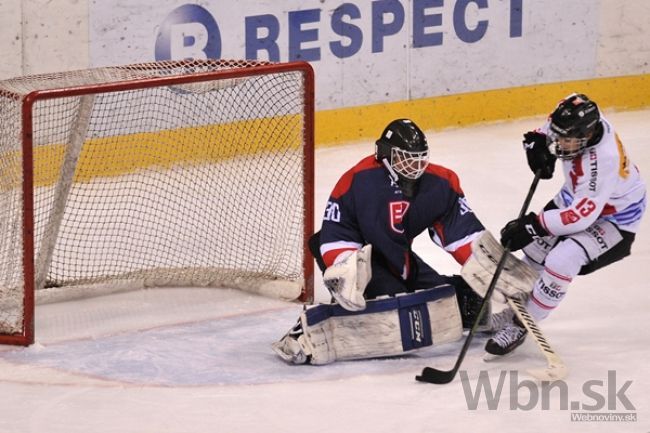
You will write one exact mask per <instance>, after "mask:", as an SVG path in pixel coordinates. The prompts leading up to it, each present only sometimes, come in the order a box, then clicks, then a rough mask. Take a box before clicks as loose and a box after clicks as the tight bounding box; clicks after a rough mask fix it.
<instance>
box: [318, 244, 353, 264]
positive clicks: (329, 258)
mask: <svg viewBox="0 0 650 433" xmlns="http://www.w3.org/2000/svg"><path fill="white" fill-rule="evenodd" d="M346 251H356V248H339V249H336V250H329V251H328V252H326V253H325V254H323V262H324V263H325V266H326V267H328V268H329V267H330V266H332V265H333V264H334V260H336V258H337V257H338V256H339V254H341V253H344V252H346Z"/></svg>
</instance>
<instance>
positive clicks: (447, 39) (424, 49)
mask: <svg viewBox="0 0 650 433" xmlns="http://www.w3.org/2000/svg"><path fill="white" fill-rule="evenodd" d="M234 4H235V3H233V2H232V1H220V0H208V1H202V2H197V3H187V2H185V1H181V0H147V1H139V2H126V1H119V2H92V3H91V4H90V9H89V17H90V44H91V48H90V53H91V54H90V55H91V64H92V66H107V65H112V64H126V63H136V62H142V61H152V60H165V59H168V58H170V57H171V58H174V59H180V58H184V57H201V56H206V57H221V58H258V59H260V60H268V59H270V60H274V61H288V60H307V61H309V62H310V63H311V64H312V66H313V67H314V69H315V71H316V80H317V84H316V88H317V108H318V109H319V110H322V109H330V108H340V107H349V106H358V105H368V104H377V103H383V102H393V101H401V100H409V99H417V98H424V97H431V96H440V95H449V94H457V93H465V92H475V91H481V90H489V89H496V88H508V87H517V86H523V85H532V84H540V83H550V82H559V81H568V80H578V79H587V78H591V77H594V76H596V72H597V71H596V68H597V62H596V60H597V53H596V51H597V48H598V42H599V27H598V24H597V23H598V20H599V14H600V11H601V2H600V1H594V0H576V1H571V2H560V1H545V2H538V1H536V2H531V1H522V0H492V1H489V2H488V1H487V0H472V1H465V0H456V1H442V0H419V1H418V0H399V1H398V0H392V1H383V0H382V1H372V2H368V1H360V0H357V1H353V2H350V3H345V2H343V1H341V0H336V1H334V0H302V1H297V0H278V1H262V2H260V1H258V0H239V1H237V2H236V7H234Z"/></svg>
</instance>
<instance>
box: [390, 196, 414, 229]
mask: <svg viewBox="0 0 650 433" xmlns="http://www.w3.org/2000/svg"><path fill="white" fill-rule="evenodd" d="M388 206H389V214H390V228H391V229H392V230H393V231H394V232H397V233H404V228H403V227H402V221H404V215H406V211H407V210H408V208H409V202H407V201H392V202H390V203H389V204H388Z"/></svg>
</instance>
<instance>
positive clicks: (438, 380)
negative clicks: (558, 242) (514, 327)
mask: <svg viewBox="0 0 650 433" xmlns="http://www.w3.org/2000/svg"><path fill="white" fill-rule="evenodd" d="M540 175H541V170H537V172H536V173H535V178H534V179H533V183H532V184H531V185H530V188H529V189H528V195H527V196H526V199H525V200H524V204H523V206H522V207H521V210H520V211H519V218H521V217H523V216H524V214H525V213H526V211H527V210H528V206H529V205H530V201H531V200H532V199H533V194H534V193H535V190H536V189H537V184H538V183H539V179H540ZM509 253H510V245H506V246H505V247H504V249H503V254H502V255H501V258H500V259H499V263H498V264H497V268H496V270H495V271H494V275H493V276H492V280H491V281H490V285H489V287H488V289H487V292H486V293H485V297H484V298H483V302H482V303H481V308H480V310H479V312H478V315H477V316H476V320H475V321H474V324H473V325H472V328H471V329H470V330H469V333H468V334H467V338H466V339H465V343H464V344H463V347H462V349H461V350H460V354H459V355H458V359H457V360H456V364H454V367H453V368H452V369H451V370H438V369H436V368H433V367H424V369H423V370H422V373H420V375H419V376H415V380H417V381H418V382H427V383H435V384H445V383H449V382H451V381H452V380H454V377H456V373H458V369H459V368H460V365H461V364H462V363H463V360H464V359H465V354H466V353H467V350H468V349H469V345H470V343H471V342H472V338H474V334H476V330H477V329H478V326H479V322H480V321H481V317H482V316H483V314H484V313H485V310H486V309H487V306H488V304H489V302H490V297H491V296H492V293H493V292H494V289H495V287H496V285H497V281H498V280H499V275H500V274H501V271H502V270H503V267H504V266H505V264H506V258H507V257H508V254H509Z"/></svg>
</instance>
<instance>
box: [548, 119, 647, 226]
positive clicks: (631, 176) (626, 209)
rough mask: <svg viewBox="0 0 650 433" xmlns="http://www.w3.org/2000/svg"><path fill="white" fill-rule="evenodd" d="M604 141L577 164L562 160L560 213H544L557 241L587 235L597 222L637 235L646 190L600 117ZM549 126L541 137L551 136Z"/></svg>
mask: <svg viewBox="0 0 650 433" xmlns="http://www.w3.org/2000/svg"><path fill="white" fill-rule="evenodd" d="M601 121H602V124H603V137H602V138H601V140H600V142H599V143H598V144H596V145H595V146H590V147H588V148H587V149H585V151H584V152H583V153H582V154H581V155H580V156H578V157H576V158H574V159H572V160H564V161H563V160H560V162H561V163H562V169H563V171H564V177H565V181H564V185H563V186H562V189H561V190H560V192H559V193H558V194H557V195H556V196H555V198H554V202H555V204H556V205H557V206H558V207H559V209H553V210H548V211H545V212H542V213H540V215H539V220H540V222H541V224H542V225H543V226H544V228H546V230H547V231H548V232H549V233H550V234H553V235H555V236H561V235H568V234H571V233H577V232H580V231H582V230H585V229H586V228H587V227H589V226H590V225H591V224H593V223H594V222H595V221H596V220H597V219H598V218H603V219H606V220H609V221H611V222H613V223H614V224H616V225H617V226H618V227H619V228H620V229H621V230H625V231H628V232H633V233H636V231H637V230H638V228H639V224H640V222H641V217H642V216H643V213H644V211H645V208H646V188H645V184H644V182H643V180H642V179H641V176H640V174H639V170H638V168H637V167H636V166H635V165H634V164H633V163H632V161H630V159H629V158H628V156H627V154H626V152H625V148H624V147H623V143H622V142H621V140H620V139H619V137H618V135H617V134H616V132H615V131H614V129H613V128H612V125H611V124H610V123H609V122H608V121H607V120H606V119H605V118H604V117H602V114H601ZM549 125H550V122H547V123H546V124H545V125H544V126H543V127H542V128H540V132H543V133H544V134H548V132H549Z"/></svg>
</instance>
